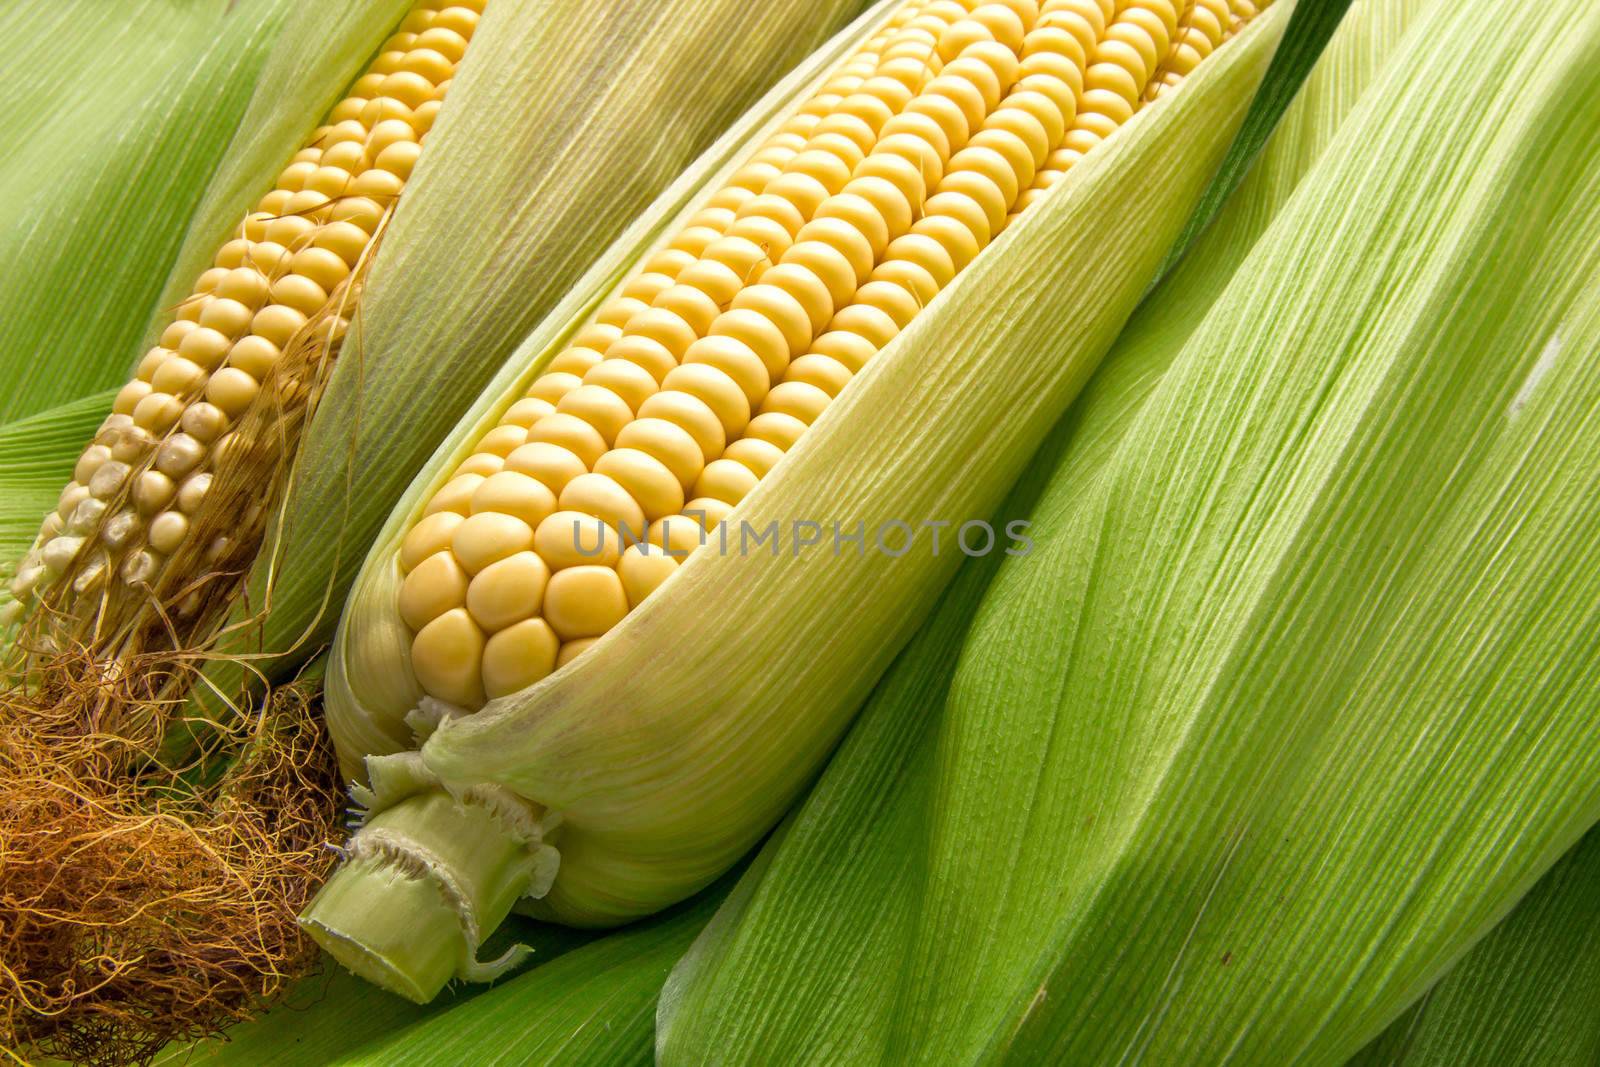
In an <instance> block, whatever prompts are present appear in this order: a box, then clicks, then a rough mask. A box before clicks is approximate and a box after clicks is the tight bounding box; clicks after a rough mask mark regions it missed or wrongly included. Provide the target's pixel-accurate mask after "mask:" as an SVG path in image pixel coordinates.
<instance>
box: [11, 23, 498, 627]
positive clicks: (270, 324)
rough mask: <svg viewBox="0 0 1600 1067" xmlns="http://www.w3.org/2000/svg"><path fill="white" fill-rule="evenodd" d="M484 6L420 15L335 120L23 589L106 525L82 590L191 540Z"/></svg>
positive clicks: (69, 508)
mask: <svg viewBox="0 0 1600 1067" xmlns="http://www.w3.org/2000/svg"><path fill="white" fill-rule="evenodd" d="M481 6H482V4H481V2H469V3H465V4H457V5H454V6H449V7H445V8H442V9H438V10H435V8H434V7H432V6H426V5H424V6H419V7H417V8H416V9H414V10H413V11H412V12H411V14H410V15H408V17H407V26H408V27H413V28H406V29H402V31H401V32H400V33H398V34H396V35H395V36H394V37H391V38H390V39H389V41H387V42H386V43H385V46H384V51H383V52H382V53H381V54H380V55H379V57H378V59H377V60H375V61H374V64H373V66H372V67H371V68H369V71H370V72H369V73H368V74H367V75H366V76H364V77H363V78H362V79H361V80H360V81H358V82H357V84H356V86H355V87H353V89H352V92H351V96H350V97H348V98H347V99H345V100H344V101H342V102H341V103H340V104H339V105H338V106H337V107H336V108H335V109H334V111H333V113H331V114H330V116H329V120H330V125H329V126H324V127H322V128H320V129H319V130H318V131H317V134H316V141H315V142H314V143H313V144H312V146H310V147H308V148H306V149H304V150H302V151H301V152H300V153H298V154H297V155H296V156H295V159H294V161H293V162H292V163H291V164H290V165H289V166H288V167H287V168H286V169H285V170H284V172H283V173H282V174H281V175H280V176H279V179H278V182H277V184H276V186H275V188H274V189H273V190H272V191H271V192H269V193H268V194H266V196H265V197H263V199H262V201H261V202H260V204H259V205H258V207H257V210H256V211H255V212H252V213H251V214H250V215H249V216H247V217H246V219H245V221H244V223H243V224H242V226H241V235H240V237H239V238H238V239H236V240H233V241H230V242H228V243H227V244H226V245H224V246H223V248H222V249H221V250H220V251H219V253H218V255H217V257H216V259H215V261H214V262H215V266H214V267H212V268H211V269H210V270H207V271H206V272H205V273H203V274H202V275H201V277H200V278H199V280H198V282H197V284H196V287H195V295H194V296H192V297H191V298H189V299H188V300H186V301H185V302H184V303H183V304H182V305H181V306H180V308H179V310H178V313H177V317H176V319H175V321H174V322H173V323H172V324H171V325H170V326H168V328H167V329H166V330H165V331H164V332H163V334H162V336H161V338H160V342H159V343H158V345H157V347H155V348H154V349H152V350H151V351H150V352H149V353H148V354H147V355H146V356H145V357H144V359H143V360H142V361H141V363H140V365H139V368H138V370H137V372H136V377H135V378H134V380H133V381H131V382H129V383H128V385H126V386H125V387H124V388H123V389H122V390H121V391H120V392H119V394H118V396H117V399H116V401H115V403H114V405H113V413H112V415H111V416H110V418H108V419H107V420H106V422H105V423H104V424H103V425H102V426H101V429H100V431H99V432H98V433H97V434H96V437H95V440H94V442H93V443H92V444H91V445H90V446H89V447H88V448H87V449H86V450H85V451H84V453H83V454H82V456H81V457H80V458H79V462H78V464H77V466H76V469H75V471H74V478H73V481H72V482H71V483H70V484H69V485H68V486H67V488H66V489H65V490H64V492H63V493H62V496H61V499H60V501H59V502H58V505H57V509H56V511H55V512H54V513H52V515H50V516H48V517H47V518H46V520H45V523H44V525H43V526H42V527H41V532H40V540H39V543H38V547H37V549H36V551H35V552H34V553H31V554H30V559H28V560H25V561H24V565H23V567H21V568H19V572H18V575H17V580H16V581H15V582H14V583H13V590H14V592H15V593H16V594H17V595H19V596H21V595H25V594H26V593H28V592H30V591H31V590H32V589H33V588H34V586H35V585H37V583H38V582H40V581H41V580H49V579H52V578H53V577H54V576H55V575H57V574H60V573H62V572H64V571H65V570H67V569H68V568H69V567H70V566H72V563H73V561H74V559H75V558H77V556H78V554H79V553H80V551H82V549H83V548H84V546H85V545H86V544H87V543H89V542H90V541H91V540H93V539H94V535H95V534H96V532H97V531H98V534H99V537H98V542H99V543H98V546H97V547H98V548H99V549H100V551H99V552H98V553H97V554H96V556H95V558H91V559H89V560H87V561H85V563H84V564H83V565H82V566H81V567H80V572H79V575H78V580H77V583H76V584H77V587H78V589H79V591H83V590H86V589H88V588H90V587H91V586H92V585H93V584H94V583H95V582H97V581H98V580H100V578H101V577H103V576H104V574H105V573H106V571H107V566H106V564H107V563H108V562H109V560H110V559H111V558H113V557H115V556H118V555H122V556H123V566H122V572H123V576H124V578H125V580H127V581H129V582H134V583H137V582H146V581H149V580H151V579H152V578H153V577H154V575H155V574H156V573H157V572H158V570H159V567H160V563H161V560H162V559H163V558H165V557H167V556H169V555H170V554H171V553H173V552H175V551H176V550H177V549H178V548H179V547H180V546H181V545H182V544H183V543H184V541H185V540H186V538H187V536H188V533H189V528H190V524H191V520H192V518H193V516H194V515H195V513H196V512H197V510H198V509H199V507H200V505H201V503H202V502H203V501H204V499H205V496H206V494H207V492H208V491H209V489H210V485H211V482H212V480H213V473H212V472H213V471H214V470H215V468H216V467H217V465H218V464H219V463H220V462H221V461H222V460H223V459H224V458H225V457H226V456H227V454H228V453H229V451H230V447H231V445H232V444H233V443H234V442H233V434H232V432H231V427H232V426H233V425H234V424H235V423H236V422H237V420H238V419H239V418H240V417H241V416H242V415H243V414H244V412H245V411H246V410H247V409H248V408H249V407H250V405H251V404H252V403H253V402H254V401H255V399H256V396H257V395H258V393H259V390H260V383H261V381H262V380H263V379H264V378H265V377H266V375H267V373H268V372H269V371H270V370H271V368H272V366H273V364H274V363H275V362H276V361H277V359H278V357H279V356H280V355H281V352H282V349H283V348H284V347H285V346H286V345H287V344H288V343H289V342H290V340H291V339H292V338H293V337H295V336H296V335H297V334H298V333H300V332H301V330H302V329H303V328H304V327H305V325H306V323H307V322H308V320H309V318H310V317H311V316H312V315H314V314H316V313H318V312H319V311H321V310H322V309H323V308H324V307H325V306H326V305H327V303H328V301H329V298H330V294H331V293H332V292H334V291H335V290H336V289H337V288H338V286H339V285H340V284H342V283H343V282H344V280H345V279H346V278H347V277H348V275H349V274H350V272H351V271H352V270H353V269H354V268H355V266H356V264H357V262H358V260H359V259H360V257H361V256H362V255H363V254H364V253H365V251H366V249H367V247H368V245H369V243H370V241H371V238H372V235H373V233H374V232H375V230H376V229H377V227H378V225H379V223H380V222H381V220H382V218H383V216H384V214H385V212H386V210H387V208H388V205H389V204H390V203H392V201H393V199H394V198H395V197H396V196H397V195H398V194H399V193H400V191H401V190H402V189H403V187H404V184H405V181H406V179H407V178H408V177H409V176H410V173H411V169H412V167H413V165H414V164H415V161H416V158H417V155H418V153H419V152H420V142H421V140H422V138H423V137H424V136H425V135H426V133H427V130H428V129H429V128H431V125H432V121H433V117H434V115H435V114H436V113H437V110H438V105H439V102H440V100H441V99H442V98H443V95H444V93H445V91H446V90H447V88H448V85H449V81H450V79H451V78H452V77H453V75H454V71H455V64H456V62H457V61H458V60H459V58H460V56H461V55H462V54H464V52H465V47H466V43H467V42H468V41H469V40H470V37H471V34H472V32H473V30H474V29H475V27H476V23H477V18H478V10H477V9H478V8H481ZM356 127H359V129H360V134H359V135H357V132H356ZM345 325H346V324H345V322H344V320H343V319H340V318H335V319H334V320H333V321H332V322H331V323H330V324H329V326H328V331H329V334H328V335H329V339H330V340H331V341H335V342H336V341H337V340H338V339H339V338H340V337H342V334H343V330H344V327H345ZM124 497H125V498H126V504H125V505H124V506H122V507H121V508H120V509H119V510H116V511H115V512H114V513H109V512H111V509H112V508H113V507H115V506H116V505H117V503H118V502H119V501H121V500H123V498H124ZM108 513H109V514H108ZM124 553H126V554H125V555H124Z"/></svg>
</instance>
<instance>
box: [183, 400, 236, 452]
mask: <svg viewBox="0 0 1600 1067" xmlns="http://www.w3.org/2000/svg"><path fill="white" fill-rule="evenodd" d="M179 423H180V425H182V427H183V432H184V433H186V434H188V435H189V436H191V437H193V438H195V439H196V440H199V441H203V442H207V443H209V442H211V441H214V440H216V439H217V437H218V436H220V435H221V434H222V432H223V431H224V430H226V429H227V428H228V416H227V415H226V414H225V413H224V412H223V410H222V409H221V408H219V407H217V406H216V405H215V404H208V403H204V402H201V403H199V404H190V405H189V406H188V407H187V408H185V409H184V412H183V418H182V419H180V420H179Z"/></svg>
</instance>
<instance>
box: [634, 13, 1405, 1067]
mask: <svg viewBox="0 0 1600 1067" xmlns="http://www.w3.org/2000/svg"><path fill="white" fill-rule="evenodd" d="M1426 2H1428V0H1407V2H1405V3H1397V2H1393V0H1361V2H1360V3H1358V4H1357V5H1356V7H1355V8H1354V10H1353V12H1352V14H1351V16H1350V18H1349V19H1348V20H1347V22H1346V23H1345V26H1344V28H1343V29H1342V30H1341V32H1340V34H1339V35H1338V36H1337V37H1336V38H1335V40H1334V42H1333V43H1332V45H1331V46H1330V48H1329V50H1328V53H1327V55H1326V56H1325V57H1324V58H1323V59H1322V61H1321V63H1320V65H1319V66H1318V67H1317V69H1316V71H1315V73H1314V74H1313V75H1312V76H1311V77H1310V79H1309V80H1308V81H1306V82H1305V84H1304V88H1303V90H1302V91H1301V93H1300V94H1299V96H1298V98H1297V99H1296V102H1295V104H1294V106H1293V107H1292V108H1290V110H1289V111H1288V112H1287V113H1286V114H1285V116H1284V118H1283V121H1282V123H1281V124H1280V126H1279V128H1278V130H1277V132H1276V133H1275V134H1274V135H1273V137H1272V139H1271V140H1270V141H1269V143H1268V146H1267V148H1266V150H1265V151H1264V152H1263V154H1262V155H1261V157H1260V159H1259V161H1258V163H1257V165H1256V167H1255V169H1254V171H1253V172H1252V174H1251V175H1250V177H1249V178H1248V179H1246V181H1245V182H1244V183H1243V185H1242V186H1241V187H1240V188H1239V190H1238V191H1237V192H1236V193H1235V195H1234V196H1233V197H1232V198H1231V199H1230V201H1229V203H1228V205H1227V207H1226V209H1225V210H1224V211H1223V213H1222V214H1221V215H1220V216H1219V218H1218V219H1217V221H1216V222H1215V223H1214V224H1213V225H1212V226H1210V227H1209V228H1208V229H1207V230H1206V231H1205V233H1204V235H1203V236H1202V237H1201V238H1200V240H1199V241H1198V242H1197V243H1196V244H1195V245H1194V246H1193V248H1192V249H1191V251H1190V253H1189V255H1188V256H1186V257H1185V258H1184V260H1183V261H1182V263H1181V264H1180V265H1179V266H1178V268H1177V269H1176V271H1175V272H1173V273H1172V274H1170V275H1168V277H1167V278H1166V279H1165V281H1163V283H1162V284H1161V285H1160V286H1159V287H1158V288H1157V289H1156V290H1155V292H1154V293H1153V294H1152V295H1151V296H1150V297H1148V298H1147V299H1146V300H1145V302H1144V303H1143V304H1142V305H1141V307H1140V309H1139V311H1138V313H1137V314H1136V315H1135V316H1134V317H1133V318H1132V320H1131V321H1130V322H1129V323H1128V325H1127V327H1126V329H1125V330H1124V331H1123V334H1122V336H1121V337H1120V338H1119V339H1118V341H1117V344H1116V346H1115V347H1114V348H1113V349H1112V350H1111V352H1110V353H1109V354H1108V355H1107V356H1106V360H1105V363H1104V365H1103V366H1102V367H1101V369H1100V370H1099V371H1098V372H1097V373H1096V375H1095V376H1094V378H1093V379H1091V381H1090V383H1089V385H1088V386H1087V387H1086V389H1085V390H1084V394H1083V395H1082V396H1081V397H1080V398H1079V400H1078V401H1077V403H1075V404H1074V405H1073V407H1072V408H1071V409H1070V410H1069V412H1068V415H1067V417H1066V418H1065V419H1064V420H1063V421H1062V423H1061V424H1060V425H1058V426H1057V428H1056V430H1055V431H1054V432H1053V433H1052V434H1051V436H1050V438H1049V439H1048V440H1047V441H1046V443H1045V445H1044V446H1043V448H1042V449H1041V452H1040V454H1039V455H1038V456H1036V457H1035V459H1034V461H1033V463H1032V464H1031V465H1030V467H1029V468H1028V471H1027V472H1026V473H1025V474H1024V476H1023V479H1022V480H1021V481H1020V482H1019V483H1018V485H1017V487H1016V489H1015V490H1014V492H1013V493H1012V495H1011V497H1010V499H1008V501H1007V502H1006V504H1005V506H1004V507H1003V508H1002V510H1001V511H1000V513H999V514H998V515H997V516H996V517H995V518H994V519H993V520H992V524H993V525H995V526H996V527H999V526H1002V525H1003V524H1004V523H1006V522H1008V521H1010V520H1012V519H1016V518H1023V517H1026V516H1027V515H1028V514H1029V513H1030V512H1031V510H1032V508H1033V506H1034V502H1035V501H1036V499H1037V497H1038V494H1039V493H1040V491H1041V490H1042V489H1043V487H1044V484H1045V482H1046V480H1047V479H1048V478H1049V477H1050V476H1051V473H1052V472H1053V471H1054V470H1055V469H1056V467H1057V464H1059V463H1060V462H1061V461H1062V458H1063V453H1066V455H1067V457H1069V458H1070V461H1071V462H1072V463H1073V464H1074V469H1075V470H1080V471H1084V472H1087V471H1092V470H1093V469H1094V467H1095V466H1097V465H1099V464H1101V463H1103V462H1104V461H1105V457H1106V455H1107V454H1108V453H1109V452H1110V450H1111V449H1112V448H1113V447H1114V445H1115V443H1116V441H1117V440H1118V439H1119V438H1120V435H1121V433H1122V432H1123V431H1124V430H1125V429H1126V427H1127V425H1128V423H1129V422H1130V421H1131V417H1132V415H1133V413H1135V412H1137V410H1138V409H1139V406H1140V405H1141V404H1142V402H1143V400H1144V399H1145V397H1147V396H1148V395H1149V392H1150V390H1152V389H1153V388H1154V387H1155V384H1156V383H1157V382H1159V380H1160V377H1161V374H1162V372H1164V371H1165V369H1166V367H1167V365H1168V364H1169V363H1170V360H1171V357H1172V355H1173V354H1174V353H1175V351H1176V350H1177V349H1178V348H1181V347H1182V344H1183V342H1184V340H1185V339H1186V338H1187V337H1188V336H1189V334H1190V333H1191V332H1192V331H1193V330H1194V329H1195V328H1196V327H1197V326H1198V324H1199V321H1200V319H1201V318H1203V316H1204V314H1205V311H1206V309H1207V308H1208V307H1209V306H1210V304H1211V303H1212V302H1213V301H1215V299H1216V298H1217V296H1218V295H1219V294H1220V293H1221V291H1222V290H1223V289H1224V288H1225V286H1226V285H1227V282H1228V280H1229V279H1230V278H1231V277H1232V275H1233V273H1234V271H1235V269H1236V268H1237V267H1238V265H1239V263H1240V262H1242V261H1243V259H1244V258H1245V256H1246V255H1247V254H1248V252H1249V250H1250V248H1251V247H1252V246H1253V245H1254V243H1255V241H1256V240H1257V238H1258V237H1259V236H1260V234H1261V233H1262V231H1263V230H1265V229H1266V227H1267V225H1268V224H1269V222H1270V221H1271V219H1272V218H1273V217H1274V216H1275V215H1276V213H1277V212H1278V211H1279V210H1280V209H1281V208H1282V206H1283V204H1284V203H1285V202H1286V201H1287V200H1288V199H1289V197H1290V195H1291V194H1292V193H1293V191H1294V190H1295V188H1296V187H1297V186H1298V184H1299V182H1300V180H1301V179H1302V177H1303V176H1304V175H1305V173H1306V171H1307V170H1309V169H1310V167H1311V165H1312V163H1313V162H1314V161H1315V160H1316V159H1317V158H1318V157H1319V156H1320V155H1321V153H1322V152H1323V151H1324V149H1325V148H1326V146H1327V144H1328V142H1329V141H1330V139H1331V138H1332V137H1333V135H1334V132H1335V131H1336V130H1337V129H1338V128H1339V126H1340V125H1341V124H1342V123H1343V122H1344V121H1345V119H1346V117H1347V116H1348V114H1349V113H1350V111H1351V109H1352V108H1353V107H1354V106H1355V103H1356V101H1357V99H1358V97H1359V96H1360V95H1361V93H1362V92H1363V91H1364V90H1365V88H1366V87H1367V85H1368V84H1369V83H1370V81H1371V80H1372V78H1373V77H1374V76H1375V74H1376V72H1377V70H1378V69H1379V67H1380V66H1381V65H1382V63H1383V61H1384V60H1385V58H1386V57H1387V55H1388V54H1389V52H1390V50H1391V49H1392V48H1393V47H1394V44H1395V42H1396V41H1397V40H1398V39H1399V38H1400V36H1401V34H1402V33H1403V30H1404V27H1405V25H1406V23H1407V22H1408V21H1409V19H1410V18H1412V17H1413V16H1414V15H1415V13H1416V12H1417V11H1418V10H1420V9H1421V8H1422V7H1423V6H1424V4H1425V3H1426ZM1292 29H1293V24H1292V23H1291V27H1290V32H1292ZM999 565H1000V559H999V558H998V557H997V556H991V557H984V558H981V559H974V560H970V561H968V562H967V563H966V564H965V565H963V567H962V569H961V572H960V573H959V574H958V575H957V577H956V580H955V582H954V583H952V585H951V587H950V588H949V590H948V591H947V592H946V593H945V595H944V598H943V600H942V601H941V603H940V605H939V608H938V610H937V611H936V612H935V613H934V615H933V617H932V619H931V621H930V622H929V624H928V625H927V626H926V627H925V628H924V629H923V630H922V631H920V632H919V633H918V635H917V637H916V638H915V639H914V641H913V642H912V643H911V644H910V645H909V646H908V647H907V649H906V650H905V652H903V653H902V654H901V656H900V657H899V659H898V660H897V661H896V663H895V665H894V667H893V669H892V670H891V671H890V672H889V674H888V676H887V677H886V678H885V680H884V682H883V683H882V684H881V685H880V686H879V687H878V689H877V690H876V691H875V692H874V693H873V696H872V699H871V701H870V702H869V703H868V705H867V708H866V710H865V711H864V712H863V714H862V717H861V720H860V722H859V723H858V724H857V725H856V727H855V728H854V729H853V730H852V731H851V733H850V735H849V736H848V737H847V738H846V740H845V742H844V745H843V746H842V747H841V750H840V752H839V753H838V754H837V755H836V756H835V757H834V758H833V760H832V761H831V763H830V765H829V769H828V770H827V772H826V773H825V774H824V775H823V778H822V780H821V782H820V783H819V784H818V786H817V788H816V789H814V790H813V791H812V792H811V794H810V795H809V796H808V797H807V799H806V802H805V804H804V806H803V807H802V808H801V809H800V810H799V812H798V813H797V814H796V815H795V817H794V819H793V825H792V827H791V828H790V831H789V834H788V836H787V838H786V839H785V841H784V843H783V844H782V847H781V848H780V847H778V846H777V845H776V844H769V845H768V846H767V848H766V854H767V858H768V859H769V860H770V863H771V867H770V870H769V871H768V872H767V873H766V874H764V875H763V876H761V877H760V880H759V884H757V882H756V879H757V876H756V875H754V874H752V875H749V876H747V877H746V880H745V885H743V886H741V890H742V892H743V897H744V899H745V900H746V901H747V903H746V905H745V906H744V907H743V908H742V909H740V911H739V913H738V914H735V913H734V908H733V905H732V903H731V902H730V904H728V905H725V906H724V907H723V910H722V911H721V912H720V913H719V915H718V919H717V923H716V924H715V925H714V926H712V927H711V928H710V929H708V930H707V932H706V933H705V934H703V935H701V937H700V938H699V939H698V940H697V941H696V943H695V945H694V947H693V949H692V950H691V951H690V952H689V954H688V955H687V956H686V957H685V959H684V961H683V962H682V963H681V964H680V965H679V966H678V968H677V969H676V970H675V971H674V973H673V977H672V979H671V981H670V982H669V983H668V995H667V996H666V997H664V999H663V1007H662V1011H661V1013H660V1016H659V1019H658V1024H659V1028H660V1036H659V1040H658V1053H659V1057H660V1059H661V1061H662V1062H663V1063H669V1064H670V1063H680V1062H684V1063H691V1062H695V1061H696V1060H697V1059H698V1057H699V1050H701V1049H705V1048H718V1049H724V1050H727V1054H728V1058H729V1059H730V1060H740V1059H748V1058H752V1057H755V1056H757V1055H761V1054H765V1053H766V1052H768V1051H769V1050H777V1051H778V1052H780V1053H781V1055H782V1057H783V1058H784V1059H785V1060H787V1061H790V1062H797V1063H854V1062H875V1061H879V1060H882V1059H883V1058H884V1057H885V1056H886V1055H887V1048H886V1046H887V1042H888V1037H889V1031H890V1029H891V1025H892V1022H893V1018H894V1012H895V1010H896V991H895V988H894V985H893V983H891V982H886V981H885V980H884V977H883V976H884V975H891V974H894V973H896V972H897V971H898V970H899V969H900V968H901V967H903V966H904V964H905V957H906V953H907V946H908V942H909V938H910V935H911V929H912V924H913V922H914V920H915V917H916V903H917V887H918V884H919V882H920V881H921V879H922V878H923V877H924V870H923V868H924V858H923V856H922V855H921V851H920V847H919V845H920V842H921V840H922V839H923V837H924V834H925V821H926V813H927V810H928V805H929V803H930V802H931V791H930V787H931V772H932V766H933V758H934V749H933V742H934V739H935V738H936V736H937V723H938V717H937V715H936V714H931V713H930V711H931V710H932V709H937V708H938V707H939V706H940V705H941V704H942V703H943V701H944V698H945V695H946V693H947V691H948V688H949V685H950V679H951V677H952V675H953V673H954V670H955V664H956V659H957V656H958V654H959V652H960V649H961V644H962V641H963V639H964V636H965V634H966V631H967V628H968V626H969V624H970V620H971V618H972V616H973V615H974V614H975V613H976V611H977V608H978V605H979V603H980V602H981V600H982V597H983V593H984V590H985V589H986V588H987V586H988V584H989V582H990V581H991V580H992V578H993V576H994V573H995V571H996V570H997V569H998V567H999Z"/></svg>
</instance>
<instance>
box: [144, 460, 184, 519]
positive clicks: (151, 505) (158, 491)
mask: <svg viewBox="0 0 1600 1067" xmlns="http://www.w3.org/2000/svg"><path fill="white" fill-rule="evenodd" d="M176 494H178V486H176V485H173V480H171V478H168V477H166V475H165V474H162V472H160V470H146V472H144V474H141V475H139V480H138V482H134V485H133V506H134V507H138V509H139V514H141V515H154V514H155V512H158V510H162V509H163V507H166V506H168V504H171V502H173V498H174V496H176Z"/></svg>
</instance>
